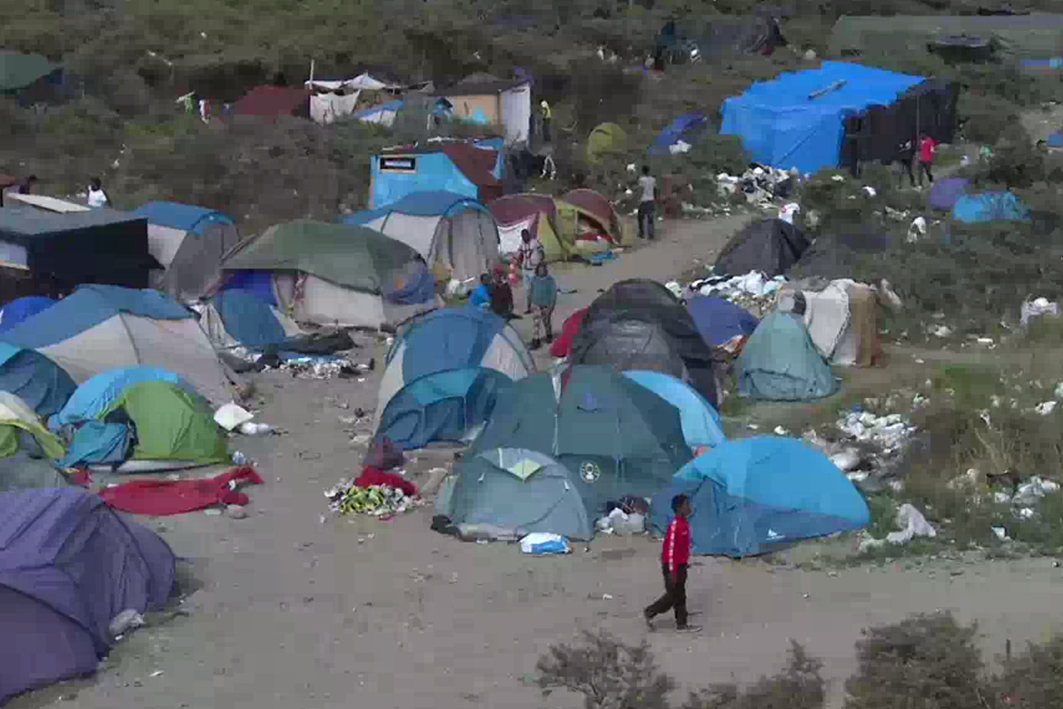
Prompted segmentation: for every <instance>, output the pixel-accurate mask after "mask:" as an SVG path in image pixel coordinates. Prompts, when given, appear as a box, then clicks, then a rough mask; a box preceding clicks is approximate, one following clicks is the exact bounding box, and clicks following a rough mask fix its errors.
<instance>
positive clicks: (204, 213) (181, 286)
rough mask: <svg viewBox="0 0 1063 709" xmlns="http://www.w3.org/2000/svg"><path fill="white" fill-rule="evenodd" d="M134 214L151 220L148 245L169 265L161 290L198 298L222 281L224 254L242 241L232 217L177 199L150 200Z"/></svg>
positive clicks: (153, 253)
mask: <svg viewBox="0 0 1063 709" xmlns="http://www.w3.org/2000/svg"><path fill="white" fill-rule="evenodd" d="M133 214H136V215H137V216H141V217H145V218H146V219H147V220H148V249H149V250H150V251H151V255H152V256H154V257H155V258H156V259H157V260H158V262H159V263H160V264H162V267H163V268H165V269H166V275H165V276H164V277H163V279H162V283H161V286H162V287H161V288H160V290H163V291H165V292H166V293H167V294H168V295H170V296H172V297H174V298H177V299H179V300H197V299H199V298H201V297H202V296H203V295H204V294H206V293H207V292H209V291H210V290H211V288H213V287H214V286H216V285H217V284H218V281H219V279H220V278H221V261H222V257H224V256H225V254H226V253H228V252H229V251H230V250H231V249H232V248H233V247H234V246H236V244H237V243H238V241H239V235H238V234H237V233H236V225H235V224H233V220H232V219H230V218H229V217H227V216H225V215H224V214H222V213H221V212H218V211H215V210H212V209H204V208H203V207H193V206H191V205H187V204H178V203H176V202H148V203H147V204H145V205H143V206H142V207H140V208H139V209H137V210H136V211H135V212H133Z"/></svg>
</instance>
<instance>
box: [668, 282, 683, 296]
mask: <svg viewBox="0 0 1063 709" xmlns="http://www.w3.org/2000/svg"><path fill="white" fill-rule="evenodd" d="M664 287H665V288H667V289H668V290H670V291H671V292H672V295H674V296H675V297H676V298H682V297H683V286H681V285H679V282H678V281H668V282H667V283H665V284H664Z"/></svg>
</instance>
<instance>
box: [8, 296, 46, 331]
mask: <svg viewBox="0 0 1063 709" xmlns="http://www.w3.org/2000/svg"><path fill="white" fill-rule="evenodd" d="M56 302H57V301H55V300H52V299H51V298H45V297H44V296H42V295H27V296H26V297H24V298H16V299H15V300H12V301H11V302H10V303H8V304H7V305H5V306H4V309H3V310H0V333H3V332H7V331H8V330H10V329H11V328H13V327H15V325H18V324H19V323H20V322H22V321H23V320H28V319H29V318H32V317H33V316H34V315H36V314H37V313H40V312H43V311H45V310H47V309H48V308H50V307H52V306H53V305H55V304H56Z"/></svg>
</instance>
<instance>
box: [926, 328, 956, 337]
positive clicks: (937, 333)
mask: <svg viewBox="0 0 1063 709" xmlns="http://www.w3.org/2000/svg"><path fill="white" fill-rule="evenodd" d="M928 332H929V333H930V334H931V335H933V336H934V337H949V336H950V335H952V328H950V327H949V326H948V325H934V326H933V327H931V328H929V330H928Z"/></svg>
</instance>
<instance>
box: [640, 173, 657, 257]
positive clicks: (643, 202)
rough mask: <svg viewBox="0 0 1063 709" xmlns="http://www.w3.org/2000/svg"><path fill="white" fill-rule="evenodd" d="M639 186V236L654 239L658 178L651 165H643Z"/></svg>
mask: <svg viewBox="0 0 1063 709" xmlns="http://www.w3.org/2000/svg"><path fill="white" fill-rule="evenodd" d="M639 188H640V189H641V190H642V197H641V199H640V200H639V211H638V217H639V238H640V239H652V238H653V237H654V225H653V219H654V212H655V211H656V208H655V207H656V200H657V180H656V179H654V178H653V176H651V175H650V166H649V165H643V166H642V177H640V178H639Z"/></svg>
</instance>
